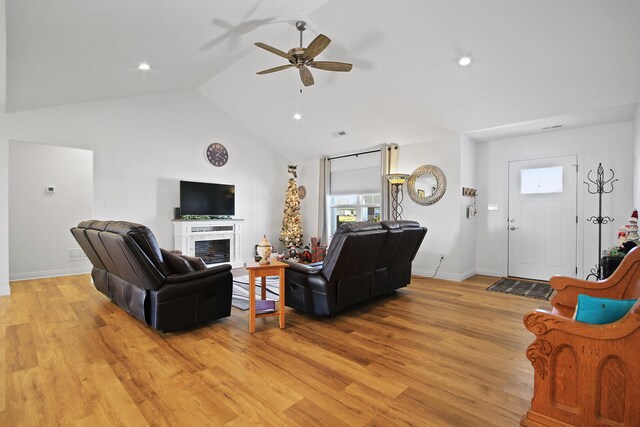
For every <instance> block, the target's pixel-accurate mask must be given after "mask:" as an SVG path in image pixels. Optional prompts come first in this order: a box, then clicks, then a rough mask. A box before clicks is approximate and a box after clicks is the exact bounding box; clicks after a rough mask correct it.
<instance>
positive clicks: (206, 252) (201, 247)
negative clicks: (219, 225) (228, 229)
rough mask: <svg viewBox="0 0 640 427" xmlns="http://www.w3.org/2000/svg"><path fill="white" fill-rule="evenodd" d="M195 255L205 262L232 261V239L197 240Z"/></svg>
mask: <svg viewBox="0 0 640 427" xmlns="http://www.w3.org/2000/svg"><path fill="white" fill-rule="evenodd" d="M195 255H196V256H197V257H200V258H202V260H203V261H204V262H205V264H218V263H221V262H229V261H231V257H230V255H231V240H229V239H218V240H200V241H197V242H195Z"/></svg>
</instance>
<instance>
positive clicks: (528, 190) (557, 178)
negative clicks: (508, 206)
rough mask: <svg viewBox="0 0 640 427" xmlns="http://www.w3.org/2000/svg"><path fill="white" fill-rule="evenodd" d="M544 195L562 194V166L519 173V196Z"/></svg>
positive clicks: (523, 170) (526, 170) (525, 170)
mask: <svg viewBox="0 0 640 427" xmlns="http://www.w3.org/2000/svg"><path fill="white" fill-rule="evenodd" d="M546 193H562V166H553V167H549V168H535V169H522V170H521V171H520V194H546Z"/></svg>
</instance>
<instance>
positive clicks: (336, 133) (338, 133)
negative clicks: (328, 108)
mask: <svg viewBox="0 0 640 427" xmlns="http://www.w3.org/2000/svg"><path fill="white" fill-rule="evenodd" d="M346 134H347V133H346V132H345V131H343V130H339V131H337V132H332V133H331V135H333V136H334V137H336V138H340V137H341V136H345V135H346Z"/></svg>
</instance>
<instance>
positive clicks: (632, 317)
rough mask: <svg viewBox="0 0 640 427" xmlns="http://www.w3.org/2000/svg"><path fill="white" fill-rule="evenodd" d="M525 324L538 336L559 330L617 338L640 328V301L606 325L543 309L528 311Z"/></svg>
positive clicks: (580, 334)
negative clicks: (618, 318) (582, 320)
mask: <svg viewBox="0 0 640 427" xmlns="http://www.w3.org/2000/svg"><path fill="white" fill-rule="evenodd" d="M524 325H525V326H526V328H527V329H528V330H529V331H530V332H532V333H533V334H535V335H536V336H537V337H538V338H540V337H542V336H544V335H546V334H548V333H550V332H552V331H558V332H559V333H563V334H568V335H574V336H578V337H582V338H588V339H593V340H616V339H620V338H624V337H626V336H628V335H631V333H633V332H634V331H635V330H636V329H639V328H640V302H637V303H636V304H635V305H634V306H633V307H632V308H631V310H629V312H628V313H627V314H626V315H625V316H624V317H623V318H622V319H620V320H618V321H617V322H613V323H607V324H604V325H592V324H589V323H584V322H578V321H576V320H573V319H571V318H569V317H564V316H561V315H557V314H554V313H551V312H549V311H547V310H543V309H538V310H536V311H534V312H531V313H527V314H526V315H525V316H524Z"/></svg>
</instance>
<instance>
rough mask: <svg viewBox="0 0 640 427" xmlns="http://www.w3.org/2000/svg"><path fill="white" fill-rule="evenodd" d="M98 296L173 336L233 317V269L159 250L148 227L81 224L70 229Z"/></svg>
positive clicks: (101, 223)
mask: <svg viewBox="0 0 640 427" xmlns="http://www.w3.org/2000/svg"><path fill="white" fill-rule="evenodd" d="M71 233H72V234H73V237H74V238H75V239H76V240H77V242H78V244H79V245H80V247H81V248H82V250H83V251H84V253H85V254H86V255H87V257H88V258H89V260H90V261H91V264H93V269H92V271H91V277H92V278H93V283H94V285H95V287H96V289H98V290H99V291H100V292H102V293H103V294H105V295H106V296H108V297H109V298H111V300H112V301H113V302H114V303H115V304H117V305H118V306H120V307H121V308H122V309H124V310H125V311H126V312H127V313H129V314H131V315H132V316H134V317H136V318H138V319H140V320H142V321H143V322H145V323H146V324H148V325H150V326H151V327H153V328H155V329H158V330H163V331H175V330H179V329H185V328H190V327H194V326H197V325H201V324H203V323H207V322H210V321H212V320H215V319H219V318H221V317H227V316H229V315H230V314H231V293H232V288H233V276H232V274H231V266H230V265H228V264H227V265H221V266H216V267H213V268H207V267H206V265H205V264H204V262H203V261H202V260H201V259H200V258H195V257H188V256H183V255H176V254H173V253H171V252H168V251H166V250H164V249H161V248H160V247H159V246H158V242H157V240H156V238H155V236H154V235H153V233H152V232H151V230H149V229H148V228H147V227H145V226H144V225H140V224H135V223H131V222H125V221H95V220H90V221H83V222H81V223H80V224H78V226H77V227H74V228H72V229H71Z"/></svg>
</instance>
